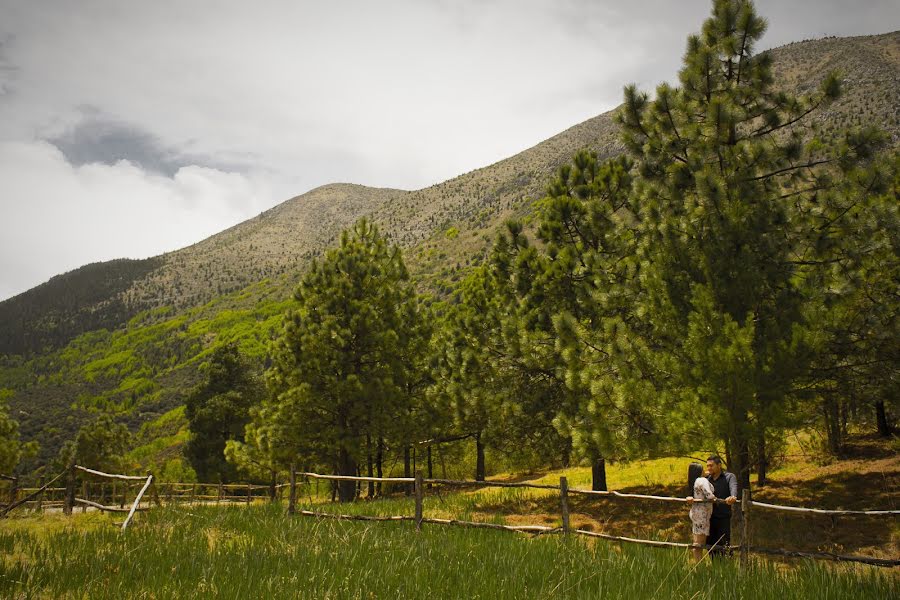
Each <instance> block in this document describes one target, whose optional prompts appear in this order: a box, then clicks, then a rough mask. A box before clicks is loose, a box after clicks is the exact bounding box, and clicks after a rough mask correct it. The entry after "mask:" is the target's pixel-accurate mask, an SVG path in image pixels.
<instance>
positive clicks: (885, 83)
mask: <svg viewBox="0 0 900 600" xmlns="http://www.w3.org/2000/svg"><path fill="white" fill-rule="evenodd" d="M769 52H771V54H772V56H773V59H774V64H775V75H776V80H777V81H780V82H783V85H784V86H785V87H786V89H787V90H789V91H792V92H800V93H803V92H811V91H813V90H814V89H815V87H816V86H817V85H818V84H819V82H820V81H821V80H822V79H823V78H824V76H825V74H826V73H827V72H829V71H832V70H837V71H839V72H840V73H841V74H842V77H843V81H844V95H843V96H842V98H841V99H840V100H839V101H838V102H836V103H835V104H834V105H833V106H831V107H830V108H829V109H828V111H827V112H825V113H824V114H822V115H821V116H819V117H818V118H819V119H820V122H819V123H818V125H819V127H820V129H821V130H822V131H823V132H824V133H825V134H826V135H827V134H828V133H829V132H830V131H833V130H836V129H838V128H842V127H846V126H852V125H864V124H876V125H878V126H880V127H881V128H882V129H884V130H885V131H886V132H887V134H888V135H889V136H890V139H891V143H892V145H893V146H894V147H896V146H897V144H898V141H900V81H898V80H900V32H893V33H889V34H884V35H877V36H864V37H854V38H826V39H821V40H812V41H804V42H797V43H793V44H789V45H787V46H782V47H780V48H776V49H773V50H770V51H769ZM614 113H615V111H610V112H607V113H604V114H601V115H599V116H597V117H594V118H592V119H589V120H587V121H585V122H583V123H580V124H578V125H576V126H574V127H572V128H570V129H568V130H566V131H564V132H562V133H560V134H558V135H556V136H554V137H552V138H550V139H548V140H546V141H544V142H542V143H540V144H538V145H537V146H535V147H533V148H530V149H528V150H525V151H524V152H522V153H520V154H517V155H515V156H512V157H510V158H507V159H505V160H502V161H500V162H497V163H495V164H493V165H490V166H487V167H484V168H482V169H477V170H475V171H472V172H469V173H466V174H464V175H460V176H458V177H456V178H454V179H451V180H448V181H445V182H442V183H439V184H436V185H433V186H431V187H428V188H425V189H421V190H415V191H405V190H397V189H376V188H369V187H365V186H361V185H354V184H332V185H326V186H323V187H320V188H317V189H314V190H312V191H309V192H307V193H305V194H303V195H301V196H297V197H295V198H292V199H290V200H288V201H286V202H284V203H282V204H280V205H278V206H276V207H274V208H272V209H270V210H268V211H266V212H264V213H262V214H260V215H259V216H257V217H255V218H253V219H250V220H248V221H245V222H244V223H241V224H239V225H236V226H235V227H232V228H230V229H227V230H225V231H223V232H221V233H219V234H216V235H214V236H212V237H210V238H208V239H206V240H203V241H201V242H199V243H197V244H194V245H192V246H189V247H187V248H183V249H181V250H178V251H175V252H171V253H168V254H164V255H161V256H158V257H155V258H151V259H147V260H144V261H126V260H119V261H110V262H106V263H97V264H93V265H87V266H85V267H82V268H80V269H77V270H75V271H72V272H70V273H66V274H63V275H59V276H57V277H54V278H53V279H51V280H50V281H48V282H47V283H45V284H43V285H40V286H37V287H36V288H33V289H32V290H29V291H27V292H25V293H23V294H20V295H19V296H16V297H14V298H11V299H9V300H6V301H4V302H2V303H0V397H2V396H3V395H5V396H9V397H10V406H11V408H12V409H13V416H14V417H15V418H16V419H18V420H19V421H20V423H21V425H22V432H23V435H24V436H26V437H27V438H35V439H38V441H39V442H40V443H41V444H42V455H41V458H42V459H47V458H49V457H50V456H51V455H53V454H54V453H55V452H56V449H57V448H58V447H59V445H60V444H61V443H62V441H64V440H65V439H68V437H69V436H71V434H72V432H73V431H74V430H75V429H76V428H77V426H78V424H79V423H80V422H82V421H83V419H84V418H86V416H87V415H88V414H89V412H90V411H91V410H111V411H115V412H116V413H117V414H119V415H120V416H121V418H122V420H123V421H125V422H127V423H128V424H129V425H131V426H132V428H133V429H135V430H137V429H138V428H139V427H140V426H142V425H143V429H142V430H141V433H140V434H139V438H140V440H141V442H142V443H146V444H147V445H148V447H151V446H153V445H154V444H155V445H156V446H159V447H160V448H162V447H164V446H165V443H162V442H160V441H159V440H169V441H170V442H172V443H176V442H177V439H178V435H179V429H180V428H181V427H182V426H183V418H179V417H178V411H179V407H180V406H181V404H182V403H183V398H184V394H185V392H186V390H188V389H189V388H190V386H191V385H193V383H194V382H195V381H196V380H197V377H198V368H199V366H200V365H201V364H202V363H203V361H204V360H205V358H206V357H207V356H208V354H209V352H210V349H211V348H212V347H213V345H215V344H217V343H220V342H223V341H230V340H236V341H239V342H240V344H241V346H242V349H243V350H244V351H245V352H246V353H248V354H249V355H251V356H254V357H256V358H257V359H259V360H260V361H261V362H262V361H264V360H265V354H266V347H267V343H268V339H269V338H270V337H271V336H272V335H273V333H274V331H275V330H276V329H277V327H278V323H279V322H280V315H281V314H282V313H283V311H284V309H285V308H286V307H287V306H288V305H289V302H290V300H289V298H290V290H291V289H292V287H293V285H294V284H295V283H296V281H297V280H298V278H299V276H300V274H301V273H302V271H303V270H304V268H305V267H306V266H307V265H308V263H309V261H310V260H311V259H312V258H313V257H315V256H318V255H320V254H321V253H322V252H323V251H324V250H325V249H326V248H327V247H329V246H330V245H332V244H333V243H334V242H335V240H336V239H337V236H338V235H339V233H340V231H341V230H342V229H343V228H345V227H347V226H348V225H350V224H351V223H353V222H354V221H356V220H357V219H358V218H359V217H361V216H363V215H368V216H370V217H371V218H373V219H374V220H375V221H376V222H378V223H379V224H380V225H381V227H382V228H383V229H384V230H385V231H386V232H387V233H388V234H389V235H390V236H391V237H392V238H393V239H394V240H395V241H397V242H398V243H400V244H401V245H402V246H403V247H404V248H405V251H406V256H407V261H408V263H409V265H410V270H411V272H412V273H413V275H414V276H416V277H417V279H418V281H419V282H420V285H421V287H423V288H424V289H428V290H430V291H432V292H435V293H437V294H440V293H441V292H442V291H446V290H447V289H449V286H450V285H451V284H452V282H453V281H454V280H456V279H458V278H459V277H460V275H461V273H462V272H463V271H464V269H465V267H466V266H467V265H470V264H472V263H473V262H477V261H478V260H480V258H481V257H482V256H483V255H484V253H485V252H486V251H487V249H488V248H489V246H490V244H491V242H492V241H493V238H494V235H495V232H496V230H497V228H498V227H499V226H500V224H501V223H502V222H503V221H504V220H505V219H507V218H509V217H513V216H515V217H520V218H525V219H527V218H528V216H529V215H530V214H531V212H532V207H533V202H534V200H536V199H538V198H540V197H541V196H542V194H543V190H544V187H545V186H546V184H547V182H548V181H549V179H550V178H551V177H552V176H553V174H554V172H555V171H556V169H557V168H558V167H559V165H561V164H563V163H564V162H566V161H568V160H570V159H571V157H572V155H573V154H574V153H575V152H576V151H577V150H580V149H582V148H590V149H593V150H595V151H597V153H598V154H599V155H601V156H611V155H615V154H618V153H620V152H622V151H623V147H622V145H621V144H620V143H619V141H618V132H617V127H616V125H615V122H614V118H613V116H614ZM4 390H6V391H4ZM153 447H155V446H153ZM148 452H149V451H148ZM138 458H139V459H141V460H143V459H142V458H141V457H140V456H138Z"/></svg>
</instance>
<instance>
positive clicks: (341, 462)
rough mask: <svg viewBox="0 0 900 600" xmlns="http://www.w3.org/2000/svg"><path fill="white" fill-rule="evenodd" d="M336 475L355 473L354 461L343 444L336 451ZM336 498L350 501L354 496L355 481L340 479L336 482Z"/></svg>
mask: <svg viewBox="0 0 900 600" xmlns="http://www.w3.org/2000/svg"><path fill="white" fill-rule="evenodd" d="M338 475H351V476H352V475H356V461H354V460H353V457H352V456H351V455H350V452H348V451H347V449H346V448H344V447H343V446H342V447H341V449H340V452H339V453H338ZM337 493H338V500H340V501H341V502H352V501H353V498H354V497H355V496H356V482H355V481H351V480H340V481H338V482H337Z"/></svg>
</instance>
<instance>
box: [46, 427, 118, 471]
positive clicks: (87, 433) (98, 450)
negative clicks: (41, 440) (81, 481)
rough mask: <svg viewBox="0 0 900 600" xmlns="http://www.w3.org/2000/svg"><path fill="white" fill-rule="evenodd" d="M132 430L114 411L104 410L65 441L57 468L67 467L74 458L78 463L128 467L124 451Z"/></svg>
mask: <svg viewBox="0 0 900 600" xmlns="http://www.w3.org/2000/svg"><path fill="white" fill-rule="evenodd" d="M130 440H131V434H130V433H129V431H128V428H127V427H126V426H125V425H124V424H122V423H117V422H116V421H115V419H114V418H113V416H112V415H110V414H108V413H102V414H100V415H98V416H97V418H96V419H94V420H93V421H91V422H90V423H87V424H85V425H83V426H82V427H81V428H80V429H79V430H78V434H77V435H76V436H75V439H74V440H70V441H68V442H66V443H65V444H64V445H63V447H62V448H61V449H60V451H59V457H58V459H57V468H64V467H65V466H66V465H68V464H69V463H70V462H71V461H72V460H73V459H74V460H75V462H76V463H78V464H79V465H82V466H85V467H88V468H91V469H100V470H101V471H110V472H113V473H121V472H122V471H123V470H125V467H126V465H125V451H126V450H127V449H128V444H129V441H130Z"/></svg>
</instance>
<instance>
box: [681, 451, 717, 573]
mask: <svg viewBox="0 0 900 600" xmlns="http://www.w3.org/2000/svg"><path fill="white" fill-rule="evenodd" d="M688 492H689V493H691V494H692V495H691V496H688V497H687V501H688V504H690V505H691V512H690V515H691V531H692V533H693V534H694V545H695V546H697V547H695V548H692V549H691V550H692V552H693V554H694V560H695V561H699V560H700V559H702V558H703V546H705V545H706V537H707V536H708V535H709V519H710V517H711V516H712V509H713V505H712V503H711V502H694V500H714V499H715V497H716V494H715V492H714V491H713V486H712V484H711V483H710V482H709V479H707V478H706V477H704V476H703V466H702V465H701V464H700V463H691V464H690V465H689V466H688Z"/></svg>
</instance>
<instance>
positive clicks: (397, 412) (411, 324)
mask: <svg viewBox="0 0 900 600" xmlns="http://www.w3.org/2000/svg"><path fill="white" fill-rule="evenodd" d="M295 298H296V300H297V302H298V304H297V306H296V308H294V309H292V310H291V311H290V312H289V314H288V315H287V316H286V318H285V325H284V330H283V332H282V334H281V336H280V338H279V339H278V340H277V341H276V343H275V344H274V346H273V357H272V358H273V366H272V368H271V369H270V371H269V384H270V389H271V392H272V397H271V398H270V399H269V400H268V401H267V402H266V403H265V404H264V405H263V407H262V408H261V409H260V413H259V416H260V423H259V428H260V435H261V436H263V437H264V438H265V439H268V440H270V441H269V443H268V444H269V446H270V447H280V448H283V449H288V450H287V451H289V452H290V453H291V454H292V455H293V456H294V457H300V459H302V460H305V461H314V464H319V465H323V466H325V467H329V468H332V469H333V470H334V472H335V473H337V474H340V475H356V474H357V473H358V470H359V464H360V462H361V461H362V460H363V458H364V457H365V455H366V450H367V448H366V446H367V444H366V440H367V439H368V440H375V439H379V438H388V437H391V438H392V439H394V440H395V441H399V440H402V441H400V442H399V443H400V445H403V446H408V445H409V444H410V443H412V442H413V441H415V440H414V437H415V435H414V433H413V432H412V431H409V430H407V424H408V420H407V417H408V415H410V413H411V411H412V406H411V404H412V402H413V396H412V390H413V389H414V388H415V384H414V377H415V374H414V372H413V365H412V364H411V363H410V362H409V358H410V356H411V355H412V353H413V352H415V348H417V347H418V344H420V341H419V340H420V337H421V336H422V335H424V329H423V328H422V327H421V326H420V319H421V318H422V314H421V311H420V304H419V301H418V298H417V295H416V292H415V289H414V288H413V285H412V283H411V281H410V279H409V275H408V273H407V270H406V267H405V265H404V264H403V258H402V256H401V253H400V249H399V248H398V247H396V246H392V245H390V244H389V243H388V241H387V240H386V239H385V238H384V237H383V236H382V235H381V234H380V233H379V231H378V228H377V227H376V226H375V225H374V224H372V223H370V222H369V221H367V220H366V219H362V220H360V221H359V222H357V223H356V224H355V225H354V226H353V228H352V229H350V230H349V231H345V232H343V234H342V235H341V241H340V246H339V247H338V248H336V249H333V250H330V251H329V252H328V253H327V254H326V256H325V259H324V260H323V261H322V262H321V263H319V262H314V263H313V265H312V267H311V269H310V271H309V272H308V273H307V274H306V275H305V276H304V278H303V280H302V281H301V283H300V285H299V286H298V288H297V290H296V292H295ZM398 429H399V430H398ZM338 489H339V496H340V499H341V501H349V500H352V499H353V498H354V497H355V485H354V484H353V482H342V483H341V484H339V486H338Z"/></svg>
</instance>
